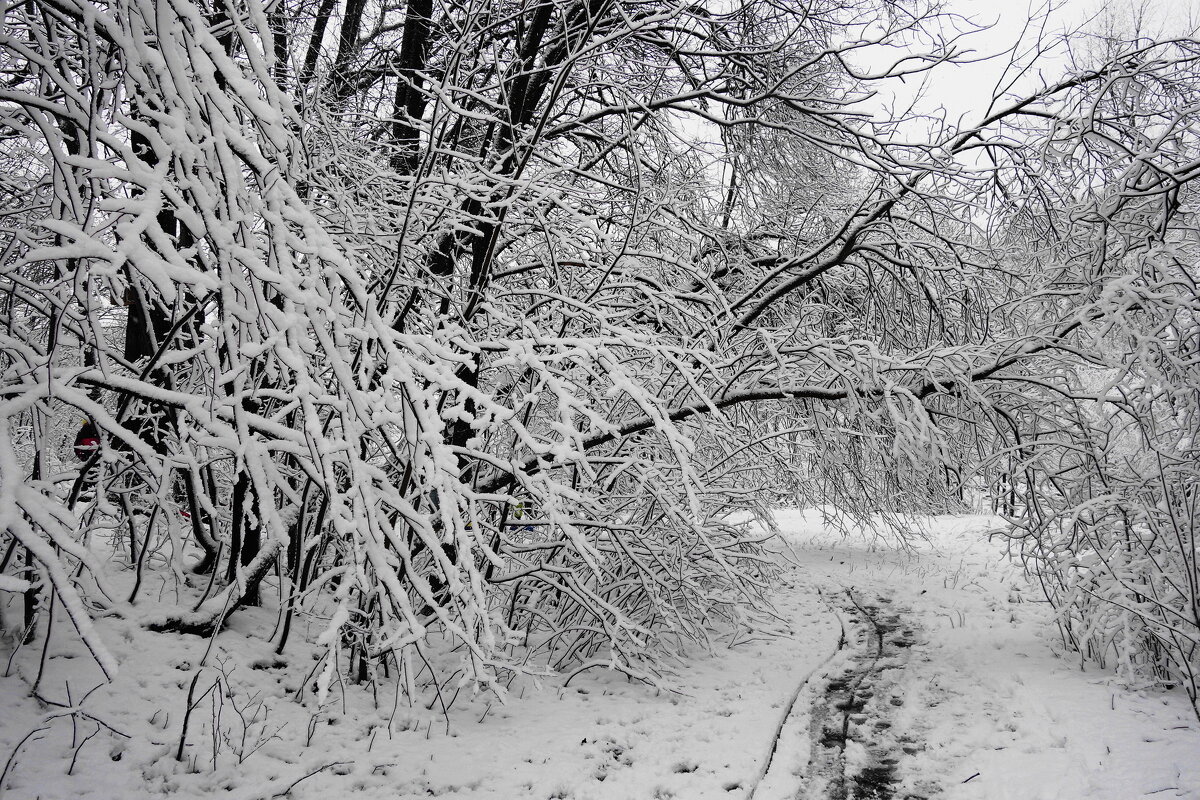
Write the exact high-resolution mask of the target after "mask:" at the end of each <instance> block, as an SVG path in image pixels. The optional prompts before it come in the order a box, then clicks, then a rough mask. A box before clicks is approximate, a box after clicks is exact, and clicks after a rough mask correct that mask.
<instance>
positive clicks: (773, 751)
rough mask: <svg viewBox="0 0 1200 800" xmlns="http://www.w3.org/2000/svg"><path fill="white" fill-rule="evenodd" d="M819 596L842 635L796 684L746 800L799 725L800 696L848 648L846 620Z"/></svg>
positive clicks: (822, 595)
mask: <svg viewBox="0 0 1200 800" xmlns="http://www.w3.org/2000/svg"><path fill="white" fill-rule="evenodd" d="M817 594H818V595H820V597H821V599H822V600H823V601H825V604H826V605H827V606H828V607H829V610H830V612H831V613H833V615H834V616H835V617H836V618H837V621H838V625H839V626H840V627H841V633H840V634H839V635H838V643H837V646H836V647H835V648H834V649H833V651H832V652H830V653H829V654H828V655H827V656H825V657H824V658H823V659H821V661H820V663H818V664H817V665H816V666H815V667H813V668H812V669H811V670H809V672H808V674H807V675H805V676H804V677H803V678H801V679H800V682H799V683H798V684H796V689H795V690H794V691H793V692H792V697H791V699H790V700H788V702H787V704H786V705H785V706H784V708H783V715H782V716H781V717H780V718H779V724H778V725H777V726H776V727H775V736H774V737H772V739H771V747H770V749H769V750H768V751H767V757H766V759H764V760H763V766H762V769H761V770H759V773H758V776H757V777H756V778H755V779H754V783H753V784H751V786H750V791H749V792H748V793H747V794H746V800H754V796H755V792H757V791H758V787H759V786H761V785H762V783H763V780H764V779H765V778H766V777H767V775H768V774H769V773H770V771H771V766H772V765H773V764H774V763H775V756H776V755H777V754H778V752H779V742H780V740H781V739H782V738H783V734H784V730H785V729H787V728H788V727H789V723H791V725H793V726H794V725H796V724H798V723H797V719H796V718H797V717H798V716H799V715H796V714H795V710H796V703H797V701H798V700H799V699H800V695H801V694H803V693H804V690H805V688H806V687H808V685H809V682H810V681H811V680H812V678H813V676H815V675H816V674H817V673H819V672H820V671H821V670H822V669H824V668H825V665H826V664H828V663H829V662H830V661H832V660H833V658H834V656H836V655H837V654H838V653H840V652H841V651H842V650H843V649H844V648H845V647H846V620H845V619H844V618H843V617H842V615H841V614H840V613H839V612H838V610H837V607H836V606H834V605H833V604H832V603H830V602H829V598H828V597H826V596H825V593H824V592H822V591H821V590H820V588H818V589H817Z"/></svg>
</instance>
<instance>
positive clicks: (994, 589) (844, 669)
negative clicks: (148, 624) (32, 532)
mask: <svg viewBox="0 0 1200 800" xmlns="http://www.w3.org/2000/svg"><path fill="white" fill-rule="evenodd" d="M989 523H990V521H989V520H988V519H986V518H981V517H943V518H937V519H934V520H931V521H930V523H929V528H930V537H929V538H930V541H929V543H927V544H922V545H920V546H919V547H917V548H916V549H915V550H914V551H911V552H902V551H898V550H895V549H891V548H886V547H882V546H879V547H873V546H871V544H870V543H869V542H864V541H861V540H857V539H846V538H843V537H842V536H841V535H840V534H836V533H833V532H831V531H828V530H826V529H824V528H823V527H822V525H821V522H820V517H819V514H816V513H813V512H809V513H808V514H807V515H806V514H801V513H799V512H783V513H781V514H780V525H781V528H782V529H783V531H784V532H785V538H786V541H787V544H788V545H789V548H790V549H791V550H792V551H793V557H794V559H795V564H794V565H792V566H790V567H789V568H788V570H787V573H786V577H785V581H784V583H783V584H782V585H781V587H780V589H779V593H778V597H777V600H776V602H777V607H778V610H779V614H780V626H781V632H782V633H783V635H778V636H771V635H768V634H767V633H765V632H753V631H744V630H743V631H741V632H740V633H739V634H738V635H737V636H736V637H735V638H731V639H726V640H724V641H722V642H719V643H718V644H717V645H716V647H715V648H714V652H713V653H712V654H711V655H709V654H705V653H696V654H695V655H694V657H693V658H691V659H689V660H687V661H685V662H684V663H680V664H679V665H678V666H677V673H676V675H675V681H676V685H677V689H678V691H677V692H665V691H656V690H654V689H648V688H646V687H645V686H642V685H640V684H635V683H629V682H627V681H626V680H625V679H624V678H623V677H622V676H620V675H618V674H614V673H610V672H607V671H602V670H591V671H588V672H585V673H582V674H580V675H578V676H576V677H574V679H572V680H571V681H570V682H569V684H566V685H564V679H562V678H558V679H555V680H547V681H543V682H542V684H541V685H540V686H535V685H534V684H532V683H530V684H529V685H527V686H520V685H514V686H513V687H512V689H513V695H514V697H513V700H512V701H511V702H509V703H508V704H507V705H500V704H497V703H495V702H494V701H490V700H489V698H487V697H485V696H479V697H477V698H471V699H468V700H464V698H462V697H460V698H458V700H457V702H455V703H454V704H453V707H452V708H451V711H450V714H449V719H448V721H447V719H445V718H443V716H442V714H441V712H440V710H439V708H438V706H437V705H436V703H435V705H434V706H433V708H431V709H426V708H424V707H423V706H416V707H412V708H409V707H407V706H406V705H401V706H400V707H399V708H396V709H393V708H392V705H391V703H390V702H388V703H381V704H380V705H381V708H378V709H377V708H376V707H375V705H374V703H373V702H372V699H371V697H370V695H369V693H366V692H363V691H360V690H357V689H350V690H347V691H346V692H345V693H344V695H343V694H342V693H341V692H340V691H338V689H337V688H335V690H334V692H333V694H332V706H331V707H330V708H328V709H326V710H325V711H322V712H321V713H316V714H314V711H316V710H317V709H315V706H314V703H313V702H312V700H311V698H310V699H308V700H306V701H305V702H304V703H303V704H301V703H297V702H295V701H294V699H293V695H294V693H295V692H296V690H297V689H299V688H300V685H299V684H300V679H299V678H298V677H295V676H296V675H297V674H298V673H299V672H300V671H299V670H298V669H297V668H296V667H297V666H298V664H297V662H298V661H299V660H302V659H307V658H308V655H309V654H308V653H304V652H301V651H300V650H299V649H298V650H297V651H296V652H295V653H290V654H289V658H290V659H291V668H290V669H284V668H283V665H282V664H279V663H276V662H274V661H273V660H272V659H271V658H269V657H268V653H267V651H266V650H265V649H264V650H263V651H262V652H259V648H264V647H265V646H264V645H261V644H257V643H255V641H256V640H254V639H251V638H249V637H246V632H247V631H248V630H249V629H250V628H251V627H252V626H254V625H256V624H268V623H266V622H265V620H256V619H255V618H254V614H253V613H251V614H245V615H239V617H238V618H237V619H236V620H235V622H234V624H233V625H232V626H231V627H230V629H228V630H226V631H225V632H223V633H222V634H221V635H220V636H219V637H218V638H217V640H216V643H215V647H214V652H213V653H212V654H211V657H210V659H209V661H210V663H213V664H216V665H218V666H220V669H217V668H215V667H213V668H209V667H206V668H204V670H202V671H201V672H197V670H196V669H194V668H193V665H194V664H198V663H199V662H200V659H201V658H202V657H203V655H204V650H205V648H206V647H207V642H205V641H202V640H200V639H197V638H194V637H171V636H167V635H163V634H149V633H145V632H143V631H140V630H137V629H134V628H133V627H132V626H130V627H129V628H122V627H120V624H119V623H114V624H112V625H109V626H108V628H107V636H108V638H109V640H110V641H112V646H113V647H114V649H115V650H117V651H118V652H120V653H121V654H122V656H123V665H124V666H123V670H122V672H121V674H120V675H119V676H118V678H117V680H116V682H115V683H114V684H112V685H104V686H101V687H100V688H98V689H97V690H96V691H95V692H93V693H92V694H91V695H90V696H89V697H88V698H87V699H86V700H85V701H83V702H80V695H82V694H83V692H84V691H86V689H88V688H90V687H91V686H93V685H95V684H96V683H98V681H97V680H96V678H95V676H94V675H93V671H94V668H93V667H91V666H89V664H88V662H87V659H86V658H84V657H82V655H80V654H79V653H78V651H77V650H75V649H73V646H72V645H70V644H69V643H68V639H69V637H68V636H66V635H65V634H63V635H61V639H62V640H63V645H62V646H61V647H59V648H57V649H56V648H55V647H51V648H50V650H49V653H48V661H47V664H46V669H45V677H44V678H43V683H42V686H41V687H40V690H41V692H42V694H43V696H45V697H47V698H49V699H53V700H59V701H62V702H64V703H66V701H67V686H68V685H69V686H70V695H71V703H77V704H78V707H80V708H82V709H85V710H86V715H84V714H83V713H78V714H74V715H72V714H70V713H68V712H67V711H66V710H65V709H63V708H58V707H54V706H45V707H39V705H37V704H36V703H35V702H34V701H32V700H30V699H28V697H27V684H26V683H24V682H23V681H22V680H21V679H19V678H18V677H16V676H15V673H17V672H19V673H20V674H22V675H26V676H29V675H31V674H36V670H37V657H38V656H40V653H35V654H31V653H29V652H22V653H19V654H18V657H17V658H16V659H15V660H14V661H13V662H12V663H11V664H10V665H9V667H10V669H11V671H12V672H13V673H14V675H13V676H10V677H7V678H0V765H2V764H4V763H5V762H7V766H6V767H5V768H6V770H7V776H6V778H5V785H4V786H0V797H3V798H4V800H17V799H18V798H22V799H23V798H44V799H45V800H50V798H55V799H56V800H57V799H59V798H98V799H99V798H105V799H106V800H107V799H108V798H138V797H147V796H155V795H159V794H168V795H170V796H175V797H232V798H269V797H280V796H289V797H295V798H325V799H328V800H332V799H333V798H343V797H346V798H352V797H353V798H357V797H361V798H364V800H371V799H373V798H389V799H392V798H409V797H428V796H435V797H440V798H463V800H467V799H468V798H471V799H474V798H538V799H539V800H548V799H549V798H564V799H565V798H578V800H585V799H586V798H594V799H595V800H600V799H601V798H634V799H636V798H679V800H706V799H708V798H730V797H733V798H747V797H753V798H754V799H755V800H776V799H778V798H794V797H795V798H945V799H946V800H951V799H952V798H980V799H982V798H988V799H989V800H990V799H993V798H995V799H998V798H1014V800H1017V799H1019V800H1036V798H1064V799H1066V800H1077V799H1078V800H1082V799H1083V798H1088V799H1089V800H1091V799H1093V798H1094V799H1102V798H1112V800H1134V798H1155V799H1156V800H1157V799H1160V798H1200V724H1198V723H1197V721H1196V718H1195V715H1194V713H1193V711H1192V709H1191V707H1190V705H1189V703H1188V700H1187V698H1186V697H1185V696H1184V695H1183V693H1182V692H1179V691H1174V692H1162V691H1159V690H1132V689H1129V688H1127V687H1124V686H1123V685H1122V684H1121V683H1120V682H1119V681H1118V680H1117V679H1116V678H1115V677H1114V676H1113V675H1112V674H1111V673H1110V672H1106V671H1101V670H1099V669H1097V668H1095V667H1092V666H1089V667H1087V668H1086V669H1082V670H1081V669H1080V665H1079V663H1078V661H1077V660H1074V659H1072V658H1071V657H1069V656H1065V657H1064V656H1057V655H1055V650H1056V647H1055V644H1054V637H1055V633H1054V629H1053V625H1052V622H1051V619H1050V614H1049V609H1048V608H1047V607H1046V606H1045V604H1044V603H1041V602H1038V601H1039V599H1040V595H1039V594H1038V592H1037V591H1036V589H1035V588H1034V587H1031V586H1030V585H1029V584H1027V583H1026V581H1025V579H1024V578H1023V577H1022V575H1021V573H1020V570H1019V568H1018V567H1016V566H1014V565H1013V564H1011V563H1010V562H1009V561H1007V560H1006V559H1005V558H1004V557H1003V554H1002V552H1001V545H1000V543H998V542H989V541H988V540H987V538H986V536H985V535H984V532H985V531H986V530H987V527H988V525H989ZM255 613H259V612H255ZM262 613H263V614H264V615H265V612H262ZM5 656H6V658H7V652H6V653H5ZM222 670H223V671H224V674H222ZM0 674H3V673H2V672H0ZM197 675H200V677H199V678H196V676H197ZM194 678H196V695H197V696H198V698H199V699H198V700H196V701H195V702H194V703H193V705H194V706H195V710H194V711H193V714H192V719H191V720H190V722H189V736H188V742H189V743H188V744H187V746H186V750H185V759H184V761H183V762H182V763H180V762H177V761H176V760H175V759H174V755H175V752H176V749H177V748H178V744H179V733H180V730H181V728H182V719H183V708H182V705H183V702H184V701H183V698H184V696H185V693H186V691H187V688H188V686H189V685H190V684H191V682H192V681H193V679H194ZM218 679H219V680H220V681H223V684H222V686H223V687H224V689H225V691H224V692H223V693H221V692H218V691H215V690H214V691H212V692H210V693H209V694H208V695H207V696H204V695H202V693H203V692H204V690H205V689H207V688H208V687H210V686H211V685H212V684H214V683H216V682H217V681H218ZM291 683H295V684H297V685H295V686H293V685H290V684H291ZM219 688H220V687H219ZM343 706H344V708H345V713H344V714H343ZM214 723H215V724H214ZM214 729H215V731H216V735H215V737H214ZM118 732H119V733H118ZM31 734H32V735H31ZM126 736H127V737H129V738H125V737H126ZM14 755H15V757H14ZM214 764H215V769H214ZM68 771H69V772H70V773H71V774H70V775H68V774H67V773H68Z"/></svg>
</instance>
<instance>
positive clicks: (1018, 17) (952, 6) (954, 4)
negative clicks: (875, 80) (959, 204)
mask: <svg viewBox="0 0 1200 800" xmlns="http://www.w3.org/2000/svg"><path fill="white" fill-rule="evenodd" d="M943 5H944V9H945V11H946V12H948V13H949V14H952V15H959V16H960V18H961V19H960V20H955V19H953V18H950V17H947V18H946V19H945V22H944V34H945V35H946V36H947V37H950V36H953V35H954V34H955V32H956V29H957V32H963V31H969V30H971V29H972V26H971V25H970V24H968V23H967V22H965V20H969V21H970V22H972V23H974V25H975V26H982V27H984V28H986V29H985V30H980V31H978V32H972V33H967V34H966V35H965V36H963V37H962V38H961V39H959V41H958V47H959V49H960V50H970V51H974V53H973V54H972V55H971V56H969V58H972V59H980V58H982V57H984V56H994V57H993V58H990V59H987V60H980V61H976V62H975V63H970V64H961V65H940V66H938V67H937V68H936V69H934V70H933V71H932V73H930V74H929V76H928V77H927V78H926V81H925V82H926V85H925V86H924V87H923V89H922V86H921V84H922V78H921V76H915V77H909V78H906V79H905V80H904V81H903V82H900V81H888V82H887V85H886V86H884V85H881V86H879V87H878V88H879V90H880V97H879V98H878V102H882V103H886V102H887V101H888V99H889V95H890V96H891V97H894V98H895V100H896V102H897V103H900V104H902V105H907V103H908V102H910V101H911V100H912V98H913V97H914V96H915V95H916V93H917V91H918V90H919V89H920V90H922V91H923V97H922V99H921V100H920V101H918V103H917V106H916V108H917V110H919V111H921V112H924V113H930V114H933V113H937V112H938V110H939V109H945V111H946V114H947V117H948V119H949V120H950V121H951V122H956V121H957V120H958V119H959V118H960V117H965V119H964V120H963V121H964V122H966V123H968V124H969V123H971V122H973V121H974V120H975V119H977V118H979V117H980V116H982V114H983V113H984V112H985V111H986V109H987V106H988V104H989V103H990V102H991V99H992V97H993V94H994V90H995V87H996V86H997V83H998V82H1000V81H1001V79H1002V78H1003V79H1004V80H1005V81H1007V80H1009V79H1011V78H1012V77H1013V76H1014V75H1016V73H1015V72H1014V71H1013V70H1011V69H1009V70H1008V71H1007V76H1006V67H1008V64H1009V61H1010V58H1009V56H1008V55H1006V54H1005V51H1006V50H1009V49H1010V48H1014V47H1015V48H1016V50H1015V52H1016V54H1017V55H1018V56H1019V59H1020V60H1021V61H1022V62H1023V63H1027V64H1028V63H1030V62H1031V61H1032V62H1033V63H1034V68H1033V69H1032V70H1029V71H1027V72H1026V73H1025V74H1023V75H1020V76H1019V77H1018V80H1017V83H1016V86H1015V87H1014V90H1015V91H1017V92H1020V93H1024V92H1026V91H1029V90H1032V89H1036V88H1037V87H1038V86H1040V85H1042V84H1043V83H1044V82H1051V81H1054V80H1057V79H1058V78H1060V77H1061V76H1062V74H1063V73H1064V72H1065V71H1066V70H1067V69H1068V64H1069V61H1070V58H1069V55H1068V53H1067V51H1066V49H1065V47H1064V46H1063V35H1064V33H1067V32H1073V31H1078V30H1080V29H1082V30H1084V31H1091V32H1099V31H1101V30H1104V29H1105V28H1106V27H1109V25H1110V24H1111V25H1115V26H1117V29H1118V30H1119V31H1121V32H1122V33H1124V34H1125V35H1130V34H1132V33H1133V32H1134V31H1135V30H1137V31H1138V32H1140V33H1141V34H1142V35H1147V36H1163V35H1167V36H1173V35H1186V34H1194V33H1195V32H1196V29H1197V24H1198V22H1200V0H1118V1H1117V2H1104V0H1054V2H1053V4H1052V8H1051V9H1050V10H1049V11H1047V7H1046V3H1045V2H1044V0H1032V2H1029V1H1028V0H945V2H944V4H943ZM1035 17H1036V18H1040V19H1035V20H1034V21H1031V18H1035ZM1106 20H1110V21H1111V22H1110V23H1109V24H1106ZM1135 20H1139V22H1135ZM1039 42H1040V43H1041V44H1040V45H1039ZM1074 46H1075V48H1077V49H1076V55H1077V56H1079V57H1086V52H1085V51H1082V50H1079V49H1078V48H1079V47H1080V44H1079V40H1078V39H1077V40H1076V44H1075V45H1074ZM1084 46H1085V47H1086V45H1084ZM895 57H896V51H892V52H891V53H889V54H884V53H873V54H872V61H874V60H875V59H878V61H879V62H882V61H883V60H885V59H888V58H895ZM1001 88H1002V89H1003V88H1004V87H1003V86H1002V87H1001ZM1022 90H1024V91H1022Z"/></svg>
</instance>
